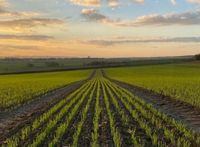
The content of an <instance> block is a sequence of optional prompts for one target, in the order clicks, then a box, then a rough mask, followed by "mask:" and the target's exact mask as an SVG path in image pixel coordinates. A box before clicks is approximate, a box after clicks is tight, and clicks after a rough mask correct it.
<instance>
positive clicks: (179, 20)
mask: <svg viewBox="0 0 200 147" xmlns="http://www.w3.org/2000/svg"><path fill="white" fill-rule="evenodd" d="M199 24H200V10H195V11H190V12H185V13H171V14H166V15H159V14H154V15H146V16H141V17H138V18H137V19H136V20H135V21H133V23H132V25H199Z"/></svg>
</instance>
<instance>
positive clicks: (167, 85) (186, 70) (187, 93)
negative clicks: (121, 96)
mask: <svg viewBox="0 0 200 147" xmlns="http://www.w3.org/2000/svg"><path fill="white" fill-rule="evenodd" d="M106 73H107V75H108V76H109V77H111V78H113V79H116V80H120V81H124V82H127V83H130V84H133V85H137V86H140V87H144V88H147V89H150V90H153V91H156V92H158V93H162V94H164V95H168V96H171V97H172V98H176V99H178V100H181V101H184V102H187V103H190V104H192V105H195V106H198V107H200V64H199V62H196V63H188V64H171V65H155V66H140V67H128V68H111V69H107V70H106Z"/></svg>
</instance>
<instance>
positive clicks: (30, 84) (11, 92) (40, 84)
mask: <svg viewBox="0 0 200 147" xmlns="http://www.w3.org/2000/svg"><path fill="white" fill-rule="evenodd" d="M90 73H91V71H90V70H81V71H79V70H77V71H66V72H51V73H35V74H19V75H1V76H0V92H1V93H0V109H5V108H8V107H12V106H16V105H20V104H22V103H24V102H26V101H28V100H30V99H32V98H34V97H36V96H39V95H41V94H45V93H47V92H48V91H50V90H52V89H56V88H58V87H62V86H64V85H67V84H70V83H72V82H75V81H80V80H84V79H86V78H87V77H88V76H89V75H90Z"/></svg>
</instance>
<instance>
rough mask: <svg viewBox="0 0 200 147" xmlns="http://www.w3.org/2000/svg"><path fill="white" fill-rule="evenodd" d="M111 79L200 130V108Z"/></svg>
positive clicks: (169, 114) (166, 112)
mask: <svg viewBox="0 0 200 147" xmlns="http://www.w3.org/2000/svg"><path fill="white" fill-rule="evenodd" d="M111 81H112V82H114V83H116V84H117V85H119V86H121V87H123V88H125V89H127V90H128V91H130V92H132V93H133V94H134V95H136V96H138V97H140V98H142V99H144V100H145V101H146V102H148V103H151V104H152V105H153V106H154V107H155V108H156V109H158V110H160V111H161V112H163V113H165V114H166V115H168V116H170V117H172V118H174V119H175V120H177V121H180V122H182V123H184V124H185V125H186V126H187V127H188V128H189V129H193V130H194V131H196V132H200V108H197V107H195V106H192V105H191V104H188V103H186V102H182V101H179V100H176V99H175V98H171V97H169V96H164V95H161V94H159V93H156V92H153V91H150V90H147V89H145V88H142V87H138V86H135V85H131V84H127V83H125V82H121V81H117V80H113V79H111Z"/></svg>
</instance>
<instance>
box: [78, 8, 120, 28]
mask: <svg viewBox="0 0 200 147" xmlns="http://www.w3.org/2000/svg"><path fill="white" fill-rule="evenodd" d="M81 16H82V17H83V18H84V19H85V20H86V21H91V22H99V23H104V24H110V25H122V23H123V22H122V21H121V20H120V19H117V20H113V19H111V18H109V17H108V16H105V15H103V14H100V13H99V12H98V11H97V10H95V9H92V8H91V9H83V10H82V11H81Z"/></svg>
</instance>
